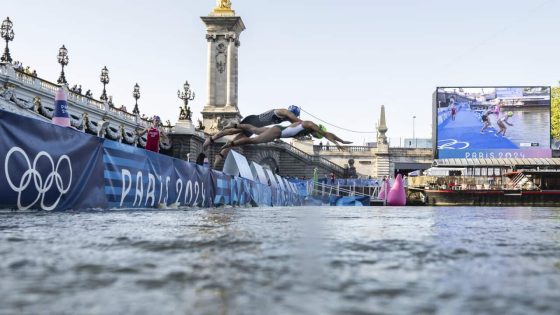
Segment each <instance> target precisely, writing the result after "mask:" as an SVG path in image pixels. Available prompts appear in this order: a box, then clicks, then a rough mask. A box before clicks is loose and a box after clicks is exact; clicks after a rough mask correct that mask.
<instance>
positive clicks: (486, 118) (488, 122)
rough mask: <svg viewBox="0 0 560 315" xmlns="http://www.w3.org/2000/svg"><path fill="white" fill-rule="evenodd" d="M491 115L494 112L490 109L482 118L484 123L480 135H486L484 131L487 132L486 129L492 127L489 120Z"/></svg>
mask: <svg viewBox="0 0 560 315" xmlns="http://www.w3.org/2000/svg"><path fill="white" fill-rule="evenodd" d="M490 114H493V111H492V110H490V109H488V110H486V111H485V112H484V113H483V114H482V116H481V117H480V118H481V119H482V123H483V125H482V129H481V130H480V133H484V130H486V128H488V127H490V119H489V118H488V116H490Z"/></svg>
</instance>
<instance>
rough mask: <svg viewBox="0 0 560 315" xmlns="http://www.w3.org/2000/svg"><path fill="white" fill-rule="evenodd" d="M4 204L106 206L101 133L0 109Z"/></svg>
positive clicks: (16, 206)
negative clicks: (85, 132) (95, 133)
mask: <svg viewBox="0 0 560 315" xmlns="http://www.w3.org/2000/svg"><path fill="white" fill-rule="evenodd" d="M0 135H2V141H0V163H1V165H2V170H1V171H0V172H1V173H0V187H1V189H0V208H1V209H17V210H27V209H41V210H64V209H90V208H106V206H107V204H106V202H105V200H106V199H105V192H104V191H103V178H102V177H101V176H100V174H102V173H103V164H102V163H101V161H102V160H101V156H102V149H101V148H102V147H101V145H100V142H101V141H102V139H100V138H97V137H94V136H91V135H86V134H84V133H83V132H80V131H78V130H74V129H71V128H64V127H60V126H56V125H53V124H51V123H49V122H43V121H39V120H36V119H31V118H27V117H23V116H20V115H17V114H13V113H9V112H5V111H0Z"/></svg>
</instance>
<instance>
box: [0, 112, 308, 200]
mask: <svg viewBox="0 0 560 315" xmlns="http://www.w3.org/2000/svg"><path fill="white" fill-rule="evenodd" d="M22 126H25V128H22ZM0 134H1V135H2V136H3V139H2V141H1V142H0V159H1V160H0V162H1V163H2V171H1V172H2V173H0V187H1V188H2V189H0V209H16V210H27V209H39V210H67V209H76V210H79V209H113V208H125V209H127V208H168V207H172V208H174V207H182V206H189V207H213V206H220V205H240V206H243V205H249V204H250V205H267V206H269V205H295V204H301V203H302V199H303V197H302V196H300V195H296V194H294V193H292V192H288V191H283V190H280V189H276V188H275V189H273V190H271V188H270V187H268V186H265V185H262V184H260V183H256V182H253V181H251V180H248V179H245V178H241V177H233V176H230V175H226V174H224V173H221V172H217V171H213V170H210V169H209V168H207V167H203V166H200V165H196V164H193V163H188V162H186V161H183V160H178V159H174V158H171V157H169V156H165V155H162V154H158V153H154V152H151V151H146V150H144V149H141V148H136V147H133V146H130V145H126V144H122V143H118V142H115V141H111V140H106V139H102V138H98V137H96V136H93V135H89V134H85V133H83V132H80V131H78V130H75V129H72V128H65V127H60V126H57V125H54V124H51V123H48V122H43V121H39V120H36V119H31V118H28V117H23V116H20V115H17V114H13V113H8V112H4V111H0Z"/></svg>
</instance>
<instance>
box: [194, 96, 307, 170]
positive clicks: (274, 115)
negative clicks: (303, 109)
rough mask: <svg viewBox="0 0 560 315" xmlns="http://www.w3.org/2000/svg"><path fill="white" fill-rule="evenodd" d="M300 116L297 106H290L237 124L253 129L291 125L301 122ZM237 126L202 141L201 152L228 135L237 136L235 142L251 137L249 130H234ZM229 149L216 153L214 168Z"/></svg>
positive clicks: (272, 110)
mask: <svg viewBox="0 0 560 315" xmlns="http://www.w3.org/2000/svg"><path fill="white" fill-rule="evenodd" d="M299 114H300V109H299V107H298V106H296V105H290V106H289V107H288V109H284V108H280V109H271V110H269V111H266V112H264V113H262V114H260V115H249V116H247V117H245V118H243V120H241V122H240V123H239V125H242V124H248V125H252V126H255V127H265V126H269V125H274V124H279V123H282V122H284V121H289V122H291V123H295V122H299V121H301V120H300V119H299V118H298V117H299ZM236 125H237V124H232V125H229V126H226V127H224V129H223V130H222V131H220V132H218V133H216V134H215V135H213V136H210V137H208V138H206V140H205V141H204V144H203V145H202V150H203V151H206V149H207V148H208V146H209V145H210V144H211V143H212V142H214V141H216V140H218V139H220V138H222V137H223V136H228V135H237V136H235V138H234V139H233V140H235V141H237V140H240V139H243V138H249V137H251V136H252V135H253V133H252V132H251V131H249V130H244V129H241V128H236ZM228 151H229V149H226V150H222V151H220V153H218V155H217V156H216V158H215V160H214V167H215V166H216V165H218V163H220V161H221V160H222V159H223V158H224V157H225V156H226V155H227V153H228Z"/></svg>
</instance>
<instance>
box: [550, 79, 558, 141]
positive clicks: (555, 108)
mask: <svg viewBox="0 0 560 315" xmlns="http://www.w3.org/2000/svg"><path fill="white" fill-rule="evenodd" d="M550 94H551V103H552V104H551V106H552V109H551V113H552V117H551V118H552V119H551V124H552V138H553V139H555V140H560V86H556V87H552V88H551V91H550Z"/></svg>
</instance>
